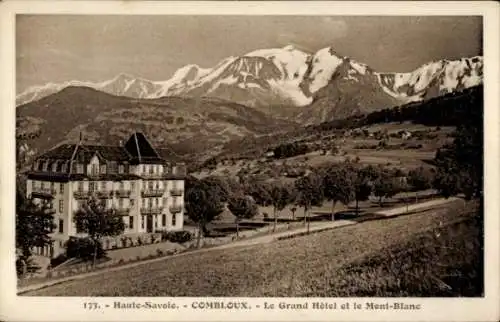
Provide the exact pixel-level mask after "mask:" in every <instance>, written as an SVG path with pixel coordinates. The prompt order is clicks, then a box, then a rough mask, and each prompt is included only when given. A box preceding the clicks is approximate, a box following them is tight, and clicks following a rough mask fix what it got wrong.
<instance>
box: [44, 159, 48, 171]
mask: <svg viewBox="0 0 500 322" xmlns="http://www.w3.org/2000/svg"><path fill="white" fill-rule="evenodd" d="M48 167H49V162H48V161H45V162H43V171H47V168H48Z"/></svg>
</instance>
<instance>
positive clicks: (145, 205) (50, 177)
mask: <svg viewBox="0 0 500 322" xmlns="http://www.w3.org/2000/svg"><path fill="white" fill-rule="evenodd" d="M185 176H186V167H185V165H184V164H179V163H177V164H174V163H173V162H169V161H168V160H167V159H166V158H164V157H162V155H160V153H159V152H158V151H157V150H156V149H155V148H154V147H153V146H152V145H151V144H150V143H149V141H148V140H147V138H146V137H145V136H144V134H142V133H134V134H132V136H131V137H130V138H129V139H128V141H127V142H126V143H125V144H124V145H117V146H102V145H86V144H84V143H83V142H81V141H80V142H78V143H76V144H61V145H59V146H57V147H55V148H53V149H51V150H49V151H47V152H46V153H44V154H42V155H40V156H39V157H37V158H36V159H35V161H34V163H33V164H32V167H31V171H29V172H28V179H27V183H26V184H27V187H26V193H27V197H28V198H31V199H33V200H34V202H39V201H40V200H41V199H45V200H48V201H49V204H50V205H51V207H52V209H53V210H54V212H55V213H54V220H55V225H56V230H55V231H54V233H53V236H52V239H53V244H52V245H51V246H50V247H45V248H44V249H38V250H36V252H37V253H38V254H40V255H45V256H50V257H54V256H57V255H58V254H59V253H61V250H62V249H63V248H64V244H65V242H66V241H67V240H68V239H69V237H71V236H76V237H80V236H84V234H82V233H81V232H79V231H77V230H76V226H75V223H74V222H73V215H74V213H75V212H76V211H77V210H78V209H79V208H81V206H82V203H84V202H85V201H86V200H87V199H88V198H89V197H90V196H94V197H96V198H99V199H101V200H102V201H103V203H104V204H105V206H106V207H107V208H114V209H116V211H117V213H118V214H120V215H121V216H122V217H123V221H124V223H125V226H126V229H125V232H124V234H125V235H127V234H135V235H137V234H149V233H153V232H154V231H156V230H181V229H182V228H183V217H184V214H183V213H184V178H185Z"/></svg>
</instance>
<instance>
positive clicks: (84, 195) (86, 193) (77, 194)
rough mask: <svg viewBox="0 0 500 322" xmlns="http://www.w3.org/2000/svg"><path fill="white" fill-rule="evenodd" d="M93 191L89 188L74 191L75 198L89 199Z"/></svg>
mask: <svg viewBox="0 0 500 322" xmlns="http://www.w3.org/2000/svg"><path fill="white" fill-rule="evenodd" d="M90 195H92V193H91V192H90V191H88V190H85V191H84V190H78V191H75V192H73V196H74V197H75V199H88V198H89V197H90Z"/></svg>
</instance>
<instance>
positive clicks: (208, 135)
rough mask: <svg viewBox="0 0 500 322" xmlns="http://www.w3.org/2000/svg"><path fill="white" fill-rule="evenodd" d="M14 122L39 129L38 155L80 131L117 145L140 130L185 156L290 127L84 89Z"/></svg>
mask: <svg viewBox="0 0 500 322" xmlns="http://www.w3.org/2000/svg"><path fill="white" fill-rule="evenodd" d="M17 117H18V119H19V120H20V121H19V122H18V124H20V125H23V126H34V125H36V126H37V127H38V128H39V129H40V137H39V138H36V139H34V140H33V141H31V142H30V145H32V146H33V147H34V148H36V149H37V150H38V151H43V150H45V149H48V148H50V147H52V146H54V145H56V144H59V143H60V142H61V141H64V140H69V141H75V140H77V139H78V138H79V135H80V132H82V133H83V135H84V138H85V140H86V141H87V142H99V143H101V144H117V143H118V142H119V141H120V140H122V139H124V138H126V137H128V136H129V134H130V133H131V132H132V131H142V132H144V133H145V134H146V135H147V136H148V138H150V139H151V141H152V142H153V143H154V144H155V145H157V146H166V147H170V148H173V149H174V150H176V151H177V152H178V153H180V154H185V153H192V152H197V151H198V152H199V151H206V150H209V149H210V147H213V146H216V145H220V144H222V143H225V142H228V141H230V140H232V139H235V138H241V137H244V136H247V135H257V134H266V133H267V134H268V133H274V132H277V131H286V130H291V129H293V127H294V126H295V124H294V123H292V122H287V121H284V120H274V119H272V118H270V117H269V116H267V115H266V114H264V113H262V112H259V111H257V110H255V109H253V108H250V107H247V106H242V105H239V104H236V103H232V102H228V101H224V100H221V99H210V98H199V99H195V98H180V97H164V98H159V99H154V100H146V99H133V98H129V97H120V96H114V95H110V94H106V93H104V92H100V91H97V90H95V89H91V88H88V87H67V88H65V89H64V90H62V91H60V92H58V93H56V94H53V95H50V96H47V97H44V98H42V99H41V100H38V101H34V102H31V103H28V104H25V105H22V106H19V107H18V108H17ZM21 120H22V122H21ZM27 120H28V121H27ZM22 130H23V129H22V128H18V131H22Z"/></svg>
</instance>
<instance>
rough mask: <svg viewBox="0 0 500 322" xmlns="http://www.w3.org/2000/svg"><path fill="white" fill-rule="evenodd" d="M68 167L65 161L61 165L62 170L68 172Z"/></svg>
mask: <svg viewBox="0 0 500 322" xmlns="http://www.w3.org/2000/svg"><path fill="white" fill-rule="evenodd" d="M66 167H67V165H66V163H63V164H62V166H61V172H66V169H67V168H66Z"/></svg>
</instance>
